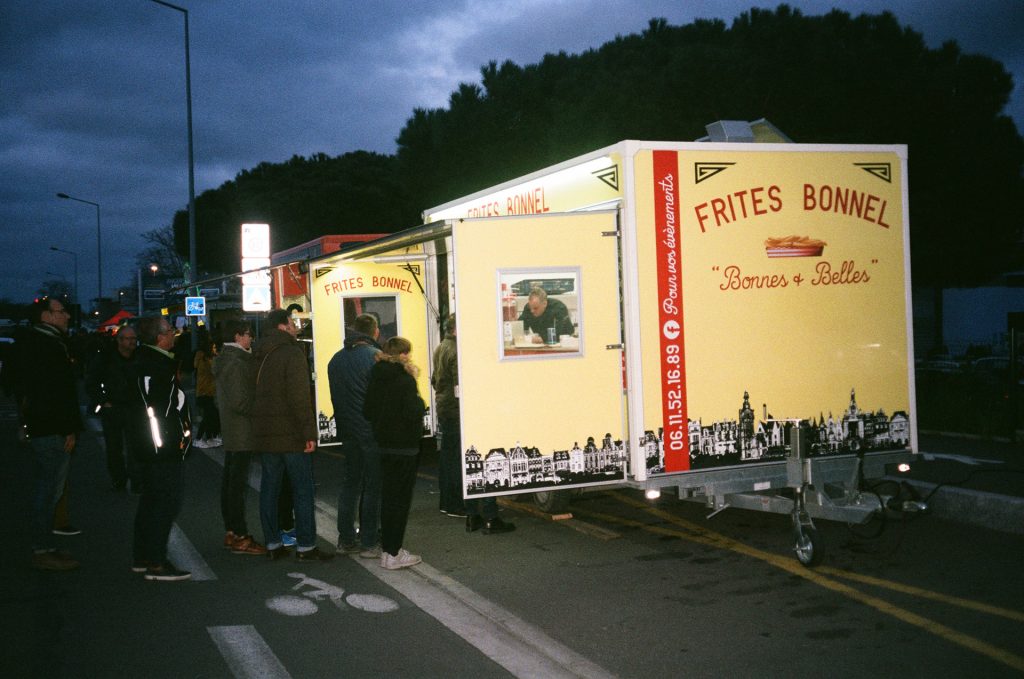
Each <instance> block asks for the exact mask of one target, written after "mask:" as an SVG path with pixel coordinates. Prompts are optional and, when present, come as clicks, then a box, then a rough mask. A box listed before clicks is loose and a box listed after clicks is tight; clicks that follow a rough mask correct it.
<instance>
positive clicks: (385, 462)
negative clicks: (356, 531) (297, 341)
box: [363, 337, 425, 570]
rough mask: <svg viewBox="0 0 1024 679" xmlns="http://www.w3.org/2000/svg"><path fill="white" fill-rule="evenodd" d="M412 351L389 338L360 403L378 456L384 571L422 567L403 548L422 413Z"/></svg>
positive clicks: (402, 342)
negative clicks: (411, 355)
mask: <svg viewBox="0 0 1024 679" xmlns="http://www.w3.org/2000/svg"><path fill="white" fill-rule="evenodd" d="M411 351H412V343H411V342H409V340H407V339H405V338H404V337H392V338H391V339H389V340H388V341H387V342H385V343H384V347H383V351H381V353H379V354H377V356H376V359H377V363H376V364H375V365H374V366H373V368H372V369H371V370H370V381H369V384H368V385H367V387H366V398H365V400H364V402H363V414H364V415H365V416H366V419H367V421H368V422H369V423H370V425H371V427H372V428H373V436H374V439H375V440H376V442H377V448H378V449H379V450H380V470H381V498H380V500H381V501H380V508H381V512H380V514H381V516H380V533H381V555H380V565H381V567H383V568H387V569H388V570H396V569H399V568H408V567H409V566H415V565H416V564H418V563H419V562H420V561H422V559H421V558H420V557H419V556H417V555H416V554H410V553H409V552H408V551H407V550H405V549H404V548H403V547H402V541H403V538H404V537H405V526H406V523H407V522H408V520H409V506H410V504H411V502H412V491H413V487H414V486H415V485H416V464H417V455H418V454H419V446H420V439H421V438H422V437H423V412H424V410H425V406H424V404H423V399H422V398H420V395H419V391H418V390H417V388H416V377H417V376H418V375H419V368H417V367H416V366H415V365H414V364H413V363H411V362H410V361H409V353H410V352H411Z"/></svg>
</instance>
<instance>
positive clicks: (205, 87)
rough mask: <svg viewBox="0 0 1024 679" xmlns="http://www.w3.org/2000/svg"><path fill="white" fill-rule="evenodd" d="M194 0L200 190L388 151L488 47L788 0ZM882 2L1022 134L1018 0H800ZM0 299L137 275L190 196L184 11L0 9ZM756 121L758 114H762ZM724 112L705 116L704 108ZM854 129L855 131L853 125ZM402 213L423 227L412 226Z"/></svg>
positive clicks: (815, 5) (82, 1)
mask: <svg viewBox="0 0 1024 679" xmlns="http://www.w3.org/2000/svg"><path fill="white" fill-rule="evenodd" d="M175 4H178V5H180V6H184V7H186V8H188V9H189V21H190V29H191V30H190V38H191V58H192V98H193V121H194V147H195V170H196V180H195V182H196V195H197V196H198V195H199V194H200V193H202V192H203V191H205V190H207V189H211V188H216V187H217V186H219V185H220V184H221V183H223V182H224V181H227V180H229V179H232V178H233V177H234V176H235V175H236V174H237V173H238V172H239V171H241V170H244V169H248V168H251V167H253V166H255V165H257V164H258V163H260V162H264V161H267V162H280V161H283V160H287V159H288V158H290V157H291V156H293V155H296V154H298V155H309V154H313V153H318V152H323V153H327V154H329V155H338V154H342V153H345V152H347V151H353V150H359V149H363V150H369V151H378V152H382V153H392V152H393V151H394V150H395V141H394V140H395V137H396V136H397V135H398V133H399V131H400V130H401V128H402V126H403V125H404V123H405V121H406V120H407V119H408V118H409V116H410V115H411V113H412V111H413V109H414V108H418V107H419V108H431V107H441V106H445V105H446V103H447V101H448V96H449V94H450V93H451V91H452V90H454V89H455V88H456V87H457V86H458V84H459V83H460V82H478V81H479V70H480V67H481V66H482V65H484V64H486V63H487V62H488V61H491V60H495V61H498V62H499V63H500V62H502V61H504V60H506V59H511V60H512V61H514V62H516V63H518V64H529V63H534V62H536V61H538V60H539V59H540V58H542V57H543V55H544V54H546V53H548V52H557V51H559V50H564V51H567V52H570V53H575V52H580V51H583V50H586V49H588V48H591V47H598V46H600V45H601V44H602V43H604V42H606V41H608V40H611V39H613V38H614V37H615V36H616V35H617V34H628V33H637V32H639V31H642V30H643V29H644V28H645V27H646V25H647V22H648V20H649V19H651V18H652V17H664V18H666V19H668V21H669V23H671V24H675V25H679V24H686V23H690V22H691V21H693V20H694V19H696V18H712V17H717V18H721V19H723V20H725V21H726V23H727V24H728V23H731V21H732V19H733V18H735V17H736V16H737V15H738V14H740V13H741V12H743V11H746V10H748V9H749V8H750V7H752V6H761V7H767V8H772V7H774V6H775V5H776V4H777V3H761V4H755V3H752V2H733V1H731V0H729V1H724V0H723V1H719V2H699V1H692V0H688V1H685V2H684V1H683V0H464V1H460V2H448V1H446V0H429V1H428V0H403V1H402V2H396V1H392V0H382V1H378V0H373V1H371V2H358V1H354V0H334V1H332V2H322V1H307V0H289V1H288V2H267V1H266V0H232V1H228V0H204V1H203V2H196V1H194V0H192V1H191V2H190V1H189V0H177V2H175ZM789 4H790V5H791V6H793V7H796V8H798V9H800V10H801V11H802V12H803V13H804V14H810V15H813V14H821V13H824V12H827V11H829V9H830V8H831V7H832V6H833V4H841V8H842V9H843V10H845V11H847V12H850V13H851V14H859V13H861V12H868V13H878V12H881V11H883V10H889V11H891V12H893V14H895V15H896V17H897V18H898V19H899V20H900V22H901V23H903V24H904V25H909V26H911V27H912V28H914V29H915V30H917V31H919V32H921V33H922V34H923V35H924V36H925V39H926V41H927V42H928V44H929V45H930V46H932V47H937V46H938V45H940V44H941V43H942V42H944V41H946V40H950V39H954V40H956V41H957V42H958V43H959V44H960V46H961V48H962V49H963V50H964V51H966V52H977V53H982V54H987V55H989V56H992V57H994V58H996V59H999V60H1000V61H1002V62H1003V63H1004V65H1005V66H1006V68H1007V70H1008V71H1010V73H1011V74H1013V76H1014V81H1015V83H1016V85H1017V89H1015V91H1014V95H1013V100H1012V102H1011V105H1010V107H1009V109H1008V111H1007V112H1008V113H1009V114H1010V115H1012V117H1013V118H1014V120H1015V121H1016V124H1017V127H1018V129H1020V130H1024V96H1022V93H1021V91H1020V89H1021V87H1022V84H1024V39H1022V38H1021V36H1024V0H976V1H974V2H960V1H953V0H929V1H928V2H924V1H917V0H905V1H901V2H896V1H890V2H882V1H875V0H847V1H845V2H843V3H827V2H813V1H804V2H801V1H796V2H790V3H789ZM0 57H2V58H0V92H2V96H0V177H2V180H0V223H2V225H3V226H2V228H0V297H6V298H9V299H12V300H16V301H27V300H30V299H31V298H32V296H33V295H35V293H36V290H37V289H38V287H39V285H40V283H41V282H42V281H43V280H44V279H47V278H53V276H48V275H47V274H46V272H47V271H50V272H58V273H63V274H64V275H66V276H67V278H68V279H69V280H71V278H72V266H71V258H70V257H69V256H67V255H63V254H61V253H58V252H52V251H50V246H56V247H59V248H62V249H66V250H71V251H75V252H77V253H79V254H78V264H79V286H80V288H81V294H80V297H81V298H82V299H86V298H90V297H94V296H95V295H96V288H97V278H96V271H97V267H96V259H97V258H96V213H95V209H94V208H93V207H92V206H91V205H86V204H82V203H75V202H72V201H67V200H58V199H57V198H56V194H57V193H58V192H64V193H67V194H70V195H73V196H76V197H79V198H82V199H85V200H90V201H92V202H96V203H99V204H100V205H101V228H102V231H103V234H102V241H103V272H104V273H103V292H104V294H105V295H108V296H109V295H112V294H114V292H115V290H116V289H117V287H118V286H122V285H130V284H131V281H132V280H134V276H135V273H134V272H135V269H134V263H135V257H136V255H137V254H138V253H139V252H140V251H141V250H143V249H144V247H145V243H144V242H143V241H142V239H141V237H140V235H141V234H142V233H144V232H146V231H149V230H152V229H156V228H160V227H162V226H165V225H166V224H168V223H169V222H170V220H171V218H172V216H173V213H174V211H175V210H178V209H184V208H185V207H186V205H187V202H188V174H187V169H188V164H187V146H186V125H185V120H186V117H185V105H184V101H185V97H184V93H185V82H184V38H183V18H182V14H181V13H179V12H176V11H174V10H171V9H168V8H166V7H162V6H160V5H157V4H155V3H153V2H149V1H148V0H120V1H119V2H109V0H76V2H73V3H67V2H62V1H58V0H13V1H12V2H6V3H3V5H2V7H0ZM751 117H758V115H757V112H756V111H755V112H752V115H751ZM708 122H712V121H708ZM850 141H851V142H856V141H857V140H850ZM410 226H414V225H411V224H410Z"/></svg>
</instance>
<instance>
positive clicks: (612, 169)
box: [590, 165, 619, 191]
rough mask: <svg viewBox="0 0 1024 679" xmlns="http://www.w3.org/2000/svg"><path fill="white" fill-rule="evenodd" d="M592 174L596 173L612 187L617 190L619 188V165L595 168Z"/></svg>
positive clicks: (595, 174)
mask: <svg viewBox="0 0 1024 679" xmlns="http://www.w3.org/2000/svg"><path fill="white" fill-rule="evenodd" d="M590 174H592V175H594V176H595V177H597V178H598V179H600V180H601V181H603V182H604V183H605V184H607V185H608V186H610V187H612V188H613V189H615V190H616V191H618V190H619V166H618V165H609V166H608V167H602V168H601V169H600V170H594V171H593V172H591V173H590Z"/></svg>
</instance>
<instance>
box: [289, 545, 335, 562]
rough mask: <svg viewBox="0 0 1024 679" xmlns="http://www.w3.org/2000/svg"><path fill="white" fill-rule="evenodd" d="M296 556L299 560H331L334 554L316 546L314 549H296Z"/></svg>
mask: <svg viewBox="0 0 1024 679" xmlns="http://www.w3.org/2000/svg"><path fill="white" fill-rule="evenodd" d="M295 558H296V559H298V560H299V561H330V560H331V559H333V558H334V554H333V553H331V554H327V553H325V552H321V551H320V550H319V549H317V548H316V547H314V548H313V549H308V550H306V551H305V552H299V551H296V552H295Z"/></svg>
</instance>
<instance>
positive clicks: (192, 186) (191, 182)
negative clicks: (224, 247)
mask: <svg viewBox="0 0 1024 679" xmlns="http://www.w3.org/2000/svg"><path fill="white" fill-rule="evenodd" d="M152 2H155V3H156V4H158V5H163V6H164V7H168V8H170V9H173V10H176V11H178V12H181V13H182V14H183V15H184V16H185V111H186V115H187V117H188V274H187V275H186V276H185V283H186V285H187V284H190V283H192V282H193V281H194V280H195V276H196V182H195V161H194V158H193V155H192V62H191V57H190V55H189V48H188V10H187V9H185V8H184V7H178V6H177V5H172V4H171V3H169V2H164V0H152ZM196 342H197V337H196V333H192V351H195V350H196V346H197V344H196Z"/></svg>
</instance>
